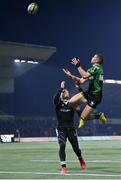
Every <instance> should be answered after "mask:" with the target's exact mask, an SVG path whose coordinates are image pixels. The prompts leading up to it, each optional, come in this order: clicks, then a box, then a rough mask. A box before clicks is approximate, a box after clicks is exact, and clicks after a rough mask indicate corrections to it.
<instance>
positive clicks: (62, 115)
mask: <svg viewBox="0 0 121 180" xmlns="http://www.w3.org/2000/svg"><path fill="white" fill-rule="evenodd" d="M54 104H55V111H56V116H57V120H58V126H57V132H56V133H57V137H58V143H59V158H60V163H61V173H63V174H64V173H67V172H68V169H67V167H66V153H65V148H66V141H67V139H68V140H69V142H70V143H71V145H72V148H73V150H74V152H75V154H76V155H77V157H78V159H79V162H80V166H81V168H82V169H85V167H86V164H85V161H84V159H83V157H82V153H81V150H80V148H79V144H78V140H77V133H76V130H75V127H74V111H75V109H73V108H72V107H71V105H70V103H69V90H68V89H66V88H65V81H62V82H61V89H60V91H59V92H58V94H56V95H55V97H54Z"/></svg>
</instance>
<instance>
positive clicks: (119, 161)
mask: <svg viewBox="0 0 121 180" xmlns="http://www.w3.org/2000/svg"><path fill="white" fill-rule="evenodd" d="M30 161H31V162H45V163H46V162H47V163H48V162H50V163H51V162H59V160H47V159H33V160H30ZM68 162H72V163H77V162H78V161H68ZM86 162H89V163H121V160H86Z"/></svg>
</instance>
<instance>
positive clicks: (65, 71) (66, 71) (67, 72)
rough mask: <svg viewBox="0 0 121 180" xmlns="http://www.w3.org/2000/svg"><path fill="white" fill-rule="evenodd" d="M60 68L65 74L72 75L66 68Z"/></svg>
mask: <svg viewBox="0 0 121 180" xmlns="http://www.w3.org/2000/svg"><path fill="white" fill-rule="evenodd" d="M62 70H63V72H64V73H65V74H66V75H67V76H69V77H72V73H71V72H70V71H69V70H68V69H64V68H63V69H62Z"/></svg>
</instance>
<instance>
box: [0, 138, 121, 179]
mask: <svg viewBox="0 0 121 180" xmlns="http://www.w3.org/2000/svg"><path fill="white" fill-rule="evenodd" d="M80 148H81V149H82V153H83V156H84V158H85V161H86V166H87V167H86V170H81V169H80V166H79V162H78V160H77V157H76V155H75V154H74V152H73V151H72V148H71V146H70V144H69V143H67V148H66V152H67V166H68V169H69V173H68V174H67V175H61V174H60V172H59V168H60V163H59V158H58V144H57V142H40V143H8V144H7V143H6V144H4V143H3V144H0V179H121V142H120V141H82V142H80ZM49 173H50V174H49Z"/></svg>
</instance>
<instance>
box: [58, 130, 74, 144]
mask: <svg viewBox="0 0 121 180" xmlns="http://www.w3.org/2000/svg"><path fill="white" fill-rule="evenodd" d="M56 134H57V137H58V142H59V143H60V142H62V141H63V142H64V143H66V141H67V138H68V140H69V141H72V140H74V141H77V132H76V130H75V128H66V127H65V128H60V127H59V128H57V129H56Z"/></svg>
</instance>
